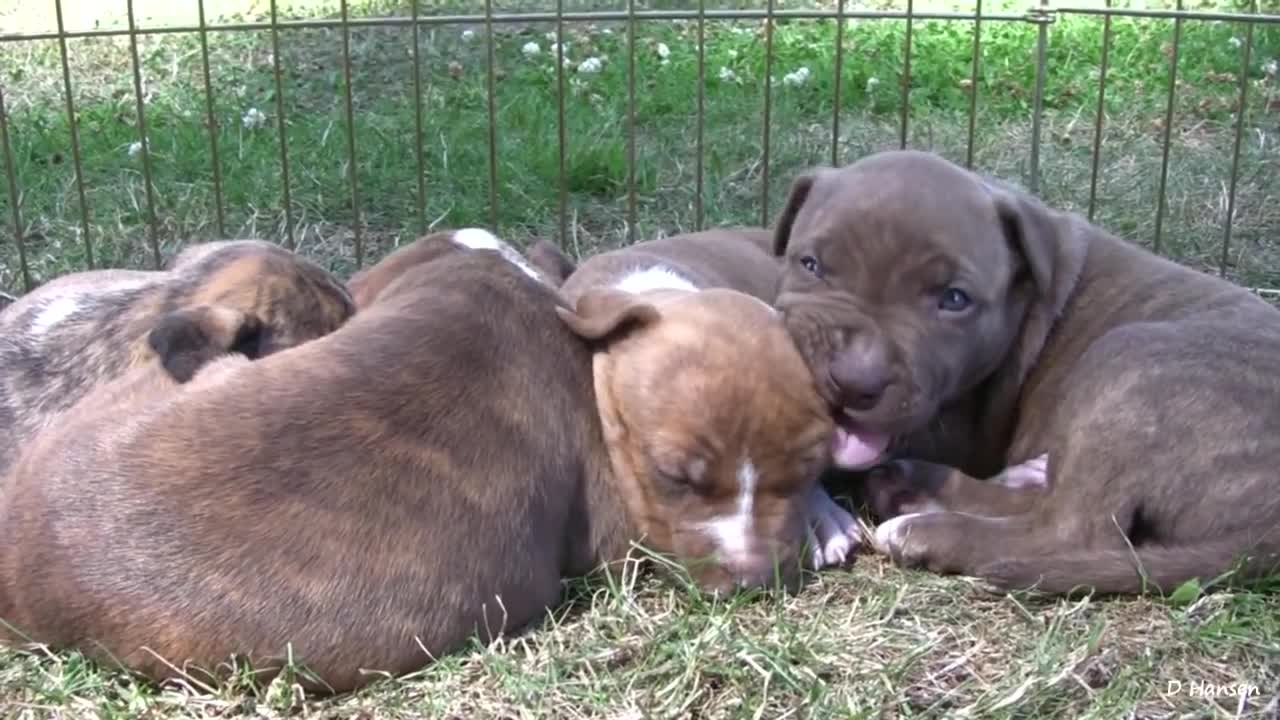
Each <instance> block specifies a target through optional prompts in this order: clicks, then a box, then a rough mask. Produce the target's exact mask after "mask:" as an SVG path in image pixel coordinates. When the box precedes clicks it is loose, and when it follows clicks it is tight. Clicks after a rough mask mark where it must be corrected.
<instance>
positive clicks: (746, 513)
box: [702, 460, 757, 562]
mask: <svg viewBox="0 0 1280 720" xmlns="http://www.w3.org/2000/svg"><path fill="white" fill-rule="evenodd" d="M756 480H757V478H756V468H755V466H754V465H752V464H751V461H750V460H744V461H743V462H742V465H740V466H739V467H738V497H737V500H736V502H735V503H734V511H733V512H732V513H730V514H728V515H724V516H721V517H718V518H716V519H714V520H709V521H707V522H705V523H703V524H702V530H703V531H705V532H707V533H708V534H710V535H711V537H712V538H714V539H715V541H716V544H717V545H718V546H719V549H720V551H721V552H722V553H723V554H724V556H725V559H726V560H728V561H730V562H745V561H746V560H747V559H748V557H749V556H750V554H751V526H752V509H753V506H754V504H755V495H756Z"/></svg>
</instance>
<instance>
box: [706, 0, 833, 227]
mask: <svg viewBox="0 0 1280 720" xmlns="http://www.w3.org/2000/svg"><path fill="white" fill-rule="evenodd" d="M840 2H844V0H840ZM706 98H707V0H698V118H697V124H698V128H697V140H696V144H697V148H698V150H697V152H698V157H697V159H695V160H694V170H693V174H694V178H693V184H694V187H695V188H696V190H695V191H694V194H693V227H694V230H697V231H701V230H702V227H703V211H702V192H703V187H702V186H703V178H702V172H703V169H702V162H703V160H702V155H703V145H702V143H703V137H702V135H703V132H704V125H705V124H706V115H707V112H706Z"/></svg>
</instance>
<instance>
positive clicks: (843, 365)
mask: <svg viewBox="0 0 1280 720" xmlns="http://www.w3.org/2000/svg"><path fill="white" fill-rule="evenodd" d="M888 355H889V354H888V352H886V351H885V350H884V346H883V344H881V343H878V342H874V341H871V340H869V339H862V338H857V339H855V340H854V342H852V343H850V344H849V346H848V347H846V348H845V349H844V350H841V351H840V352H839V353H837V354H836V356H835V357H834V358H832V360H831V368H830V373H831V380H832V381H833V382H834V383H835V385H836V389H837V390H838V391H839V393H840V400H841V402H842V403H844V405H845V407H847V408H849V409H850V410H871V409H872V408H874V407H875V406H876V405H879V404H880V399H881V398H882V397H884V392H885V390H886V389H888V387H889V385H890V383H892V382H893V376H892V374H891V372H890V369H889V357H888Z"/></svg>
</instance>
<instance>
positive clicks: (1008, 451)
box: [776, 151, 1280, 593]
mask: <svg viewBox="0 0 1280 720" xmlns="http://www.w3.org/2000/svg"><path fill="white" fill-rule="evenodd" d="M776 240H777V247H776V250H777V253H778V254H779V255H784V256H785V263H786V269H785V270H784V274H783V280H782V289H781V293H780V295H779V298H778V306H779V307H780V308H781V309H782V310H783V313H784V314H785V317H786V322H787V324H788V326H789V327H790V329H791V332H792V335H793V336H794V337H795V338H796V342H797V344H798V345H799V346H800V348H801V349H802V351H803V352H804V354H805V356H806V358H807V359H808V361H809V364H810V366H811V367H812V368H813V370H814V373H815V375H816V376H817V377H819V378H821V379H822V380H823V382H824V388H825V391H826V392H827V393H828V395H829V396H830V397H833V398H836V399H838V400H839V401H840V403H841V405H842V407H843V408H844V413H843V415H844V417H843V418H842V422H845V423H846V431H847V432H848V433H849V434H851V435H853V436H855V437H856V438H857V439H858V441H859V443H860V444H861V445H862V450H863V453H862V454H863V455H864V456H866V457H867V458H869V459H875V458H876V457H877V456H881V455H883V454H885V453H886V450H888V453H889V454H890V455H898V456H900V457H904V458H907V459H908V460H922V461H927V462H932V463H939V464H941V465H944V466H949V467H952V468H955V469H956V470H958V471H959V472H960V473H962V474H968V475H970V476H971V477H970V478H969V480H970V481H972V479H973V478H983V477H990V476H992V475H995V474H998V473H999V472H1000V471H1001V468H1003V467H1006V466H1010V465H1018V464H1024V463H1028V462H1034V461H1035V459H1037V458H1040V457H1041V456H1044V455H1047V465H1046V467H1045V472H1046V477H1045V478H1044V480H1045V481H1044V483H1043V484H1040V485H1039V486H1037V485H1036V484H1035V483H1032V485H1031V486H1026V487H1019V488H1004V489H1003V490H1004V491H1002V489H1001V488H998V487H997V488H987V489H988V490H994V491H996V495H997V497H996V498H995V499H994V500H991V501H990V502H982V501H978V499H977V498H976V493H970V492H966V491H964V490H963V489H962V488H963V485H964V484H965V482H964V478H963V477H957V476H954V475H952V476H949V477H946V476H939V475H938V474H937V470H936V468H935V469H934V470H930V471H928V473H927V474H928V475H931V476H932V479H929V478H927V477H926V478H924V479H923V480H922V481H921V482H919V483H917V485H916V488H915V489H916V490H917V491H919V492H920V493H922V496H923V498H924V499H926V500H931V501H934V502H936V503H937V504H938V505H940V506H941V507H931V508H926V509H929V510H933V511H930V512H920V511H919V510H917V512H915V513H911V514H906V515H900V516H898V517H894V518H893V519H890V520H888V521H886V522H883V523H881V524H880V525H879V527H878V528H877V529H876V532H875V545H876V547H877V549H878V550H880V551H881V552H882V553H885V554H887V555H889V556H891V557H893V558H894V559H895V560H897V561H898V562H901V563H904V564H908V565H919V566H924V567H927V568H931V569H933V570H935V571H939V572H955V573H962V574H967V575H974V576H978V577H981V578H985V579H987V580H989V581H991V583H992V584H994V585H995V586H996V587H999V588H1026V587H1031V586H1035V587H1038V588H1039V589H1041V590H1044V591H1048V592H1057V593H1066V592H1069V591H1071V590H1073V589H1075V588H1080V589H1093V590H1096V591H1099V592H1104V593H1136V592H1141V591H1143V590H1147V589H1157V590H1163V591H1166V592H1167V591H1171V590H1173V589H1174V588H1175V587H1177V586H1178V585H1180V584H1181V583H1183V582H1186V581H1188V580H1192V579H1197V578H1198V579H1199V580H1200V581H1202V582H1205V583H1208V582H1211V581H1214V580H1216V579H1218V578H1219V576H1221V575H1224V574H1227V573H1229V572H1230V571H1232V570H1238V571H1239V573H1238V575H1237V577H1240V578H1250V577H1257V576H1260V575H1265V574H1268V573H1272V572H1275V571H1276V570H1277V569H1280V473H1277V471H1276V468H1277V467H1278V466H1280V380H1278V379H1280V310H1277V309H1276V308H1274V307H1272V306H1271V305H1269V304H1268V303H1267V302H1265V301H1263V300H1262V299H1260V298H1259V297H1257V296H1256V295H1254V294H1253V293H1250V292H1249V291H1247V290H1245V289H1243V288H1241V287H1238V286H1236V285H1233V284H1232V283H1230V282H1227V281H1225V280H1222V279H1219V278H1217V277H1213V276H1210V275H1207V274H1205V273H1201V272H1198V271H1195V270H1192V269H1190V268H1187V267H1185V266H1183V265H1179V264H1177V263H1175V262H1172V261H1169V260H1166V259H1163V258H1160V257H1157V256H1156V255H1154V254H1152V253H1150V252H1149V251H1147V250H1145V249H1143V248H1141V247H1139V246H1137V245H1134V244H1131V243H1128V242H1125V241H1123V240H1121V239H1119V238H1117V237H1115V236H1113V235H1111V234H1109V233H1107V232H1106V231H1104V230H1102V229H1101V228H1098V227H1096V226H1094V225H1091V224H1089V223H1088V222H1087V221H1086V220H1084V219H1083V218H1081V217H1079V216H1077V215H1074V214H1068V213H1063V212H1057V211H1054V210H1052V209H1050V208H1048V207H1046V206H1045V205H1044V204H1043V203H1041V202H1040V201H1039V200H1037V199H1036V198H1034V197H1032V196H1031V195H1028V194H1026V193H1023V192H1020V191H1018V190H1015V189H1013V188H1011V187H1007V186H1005V185H1004V184H1002V183H998V182H995V181H991V180H988V179H984V178H982V177H980V176H978V175H976V174H974V173H971V172H969V171H967V170H964V169H962V168H960V167H958V166H956V165H955V164H953V163H951V162H948V161H946V160H944V159H943V158H941V157H939V156H937V155H934V154H931V153H924V152H916V151H894V152H884V153H878V154H874V155H870V156H868V157H865V158H863V159H861V160H859V161H857V162H855V163H853V164H852V165H849V166H847V167H845V168H841V169H821V170H816V171H814V172H811V173H809V174H806V175H804V176H801V177H800V178H798V179H797V180H796V181H795V183H794V185H793V187H792V191H791V195H790V198H789V199H788V201H787V205H786V208H785V210H784V212H783V213H782V216H781V218H780V220H779V222H778V226H777V236H776ZM908 470H909V471H910V468H908ZM939 478H941V479H942V480H943V482H941V483H940V484H939V483H938V482H937V480H939ZM917 480H919V478H917ZM953 481H959V483H960V484H958V485H957V484H956V483H955V482H953ZM949 483H950V484H949ZM970 484H971V483H970ZM957 488H961V490H960V492H955V490H956V489H957ZM1005 491H1007V492H1005ZM931 496H932V497H931ZM919 499H920V498H919V497H918V498H917V500H919ZM984 505H986V506H987V507H983V506H984ZM939 509H940V510H943V511H942V512H938V511H936V510H939ZM891 510H892V509H891Z"/></svg>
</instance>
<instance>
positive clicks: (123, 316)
mask: <svg viewBox="0 0 1280 720" xmlns="http://www.w3.org/2000/svg"><path fill="white" fill-rule="evenodd" d="M211 304H216V305H219V306H222V307H224V308H227V309H230V310H233V311H236V312H239V313H242V314H243V315H244V317H245V320H244V322H243V323H242V324H241V325H239V326H238V327H239V333H240V334H239V335H238V336H236V337H235V338H234V342H233V344H232V346H231V347H229V348H226V349H227V350H228V351H230V352H237V353H241V354H244V355H245V356H246V357H249V358H259V357H263V356H266V355H269V354H271V353H273V352H276V351H278V350H281V349H284V348H288V347H292V346H294V345H297V344H299V343H302V342H305V341H307V340H310V339H313V338H317V337H320V336H322V335H324V334H326V333H328V332H331V331H333V330H334V329H336V328H337V327H338V326H340V325H341V324H342V323H343V322H344V321H345V320H346V319H347V318H348V317H349V316H350V315H351V314H352V313H353V312H354V310H355V308H354V305H353V303H352V300H351V296H350V294H349V293H348V292H347V290H346V288H345V287H344V286H343V285H342V283H341V282H340V281H339V280H338V279H337V278H335V277H333V276H331V275H330V274H329V273H328V272H326V271H325V270H324V269H322V268H320V267H319V266H318V265H316V264H314V263H312V262H311V261H309V260H306V259H304V258H302V257H300V256H298V255H294V254H293V253H291V252H289V251H288V250H285V249H284V248H281V247H278V246H276V245H272V244H269V243H266V242H260V241H256V240H232V241H217V242H210V243H204V244H201V245H195V246H193V247H191V248H188V249H187V250H185V251H184V252H182V253H181V254H179V255H178V256H177V257H176V258H175V259H174V260H173V262H172V263H171V265H170V267H169V268H168V269H167V270H163V271H145V270H137V271H135V270H92V271H87V272H79V273H72V274H69V275H64V276H62V277H59V278H56V279H54V280H51V281H49V282H48V283H45V284H44V285H42V286H40V287H39V288H37V289H35V290H33V291H31V292H30V293H27V294H26V295H24V296H22V297H21V298H19V299H18V300H17V301H16V302H15V303H14V304H13V305H11V306H9V307H8V308H6V309H5V310H4V311H3V313H0V426H4V427H6V428H7V429H8V432H6V433H3V434H0V475H3V474H4V471H5V469H7V468H8V467H9V466H10V465H11V464H12V463H13V462H14V459H15V455H16V453H17V451H18V449H19V448H20V447H21V446H22V445H23V443H25V442H27V441H28V440H29V439H30V438H31V437H32V435H34V434H35V433H36V432H38V431H39V430H40V429H41V428H42V427H44V426H45V425H46V424H47V423H48V422H49V421H50V419H51V418H53V417H54V416H56V415H57V414H58V413H60V412H62V411H64V410H66V409H67V408H69V407H71V406H72V405H74V404H75V403H76V402H77V401H79V400H80V399H81V398H82V397H84V396H85V395H86V394H87V393H88V392H89V391H90V390H92V389H93V388H94V387H97V386H98V385H100V384H102V383H104V382H108V381H110V380H112V379H115V378H118V377H120V376H122V375H124V374H125V373H127V372H128V371H129V369H130V368H132V367H134V366H136V365H138V364H139V363H143V362H147V361H149V360H150V359H152V358H155V357H157V356H160V357H161V358H162V359H163V366H164V368H165V369H166V370H168V371H169V372H170V373H172V374H173V376H174V378H175V379H176V380H178V381H180V382H181V381H185V380H188V379H190V377H191V375H192V374H193V373H194V371H195V369H196V367H198V366H200V365H202V364H203V363H204V362H205V361H206V360H207V359H208V358H207V357H206V356H205V354H204V353H202V352H173V351H172V350H173V348H172V347H171V346H173V345H175V344H176V345H177V346H182V345H183V344H184V343H186V342H188V340H187V339H185V338H183V337H182V336H181V334H182V333H189V332H193V330H192V328H193V327H197V328H198V327H199V326H191V325H189V324H184V323H182V322H178V323H175V324H172V325H170V324H167V323H166V322H165V321H164V319H165V318H166V317H169V316H173V315H174V313H182V312H184V311H187V310H190V309H192V308H196V307H200V306H205V305H211ZM196 347H200V346H199V345H197V346H196Z"/></svg>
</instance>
